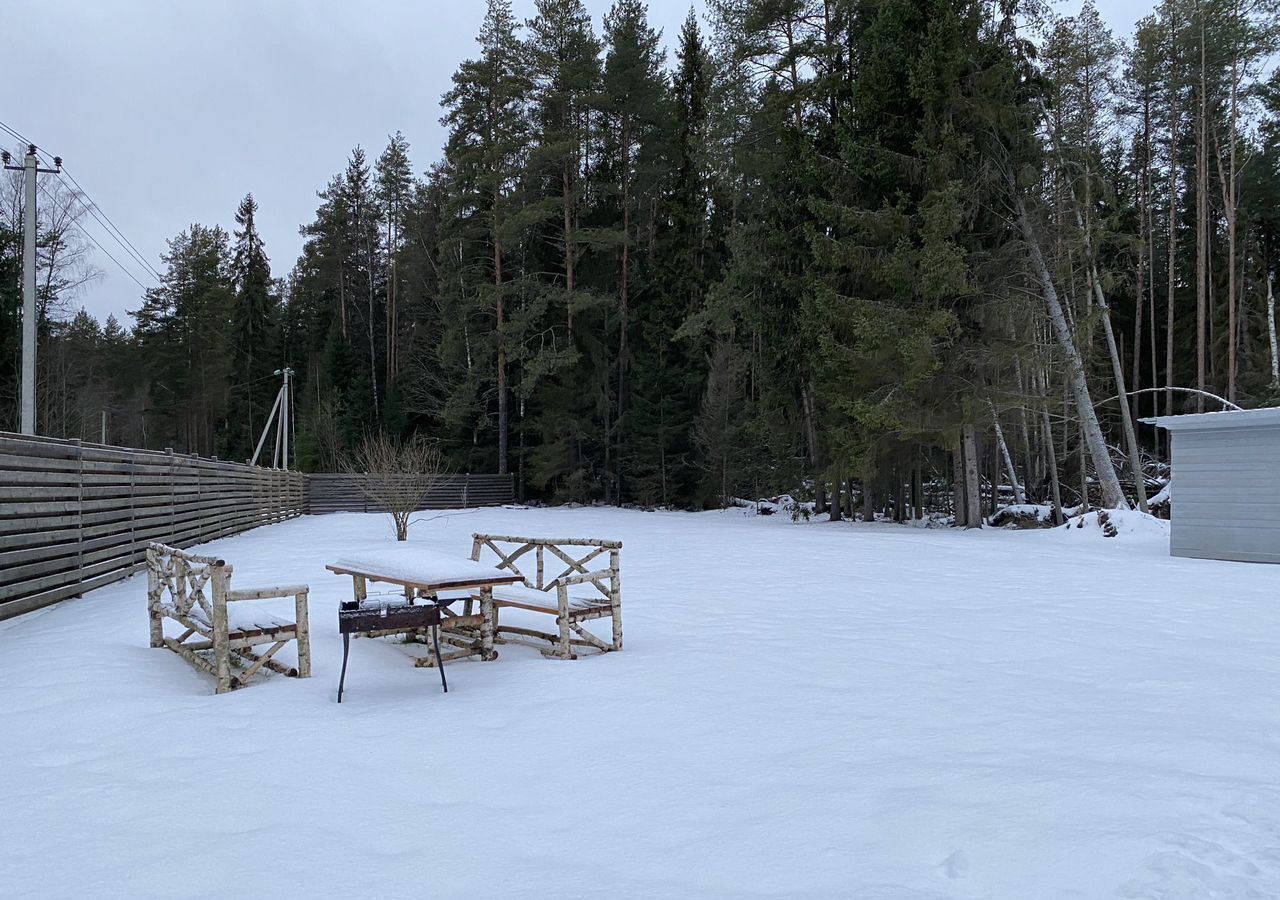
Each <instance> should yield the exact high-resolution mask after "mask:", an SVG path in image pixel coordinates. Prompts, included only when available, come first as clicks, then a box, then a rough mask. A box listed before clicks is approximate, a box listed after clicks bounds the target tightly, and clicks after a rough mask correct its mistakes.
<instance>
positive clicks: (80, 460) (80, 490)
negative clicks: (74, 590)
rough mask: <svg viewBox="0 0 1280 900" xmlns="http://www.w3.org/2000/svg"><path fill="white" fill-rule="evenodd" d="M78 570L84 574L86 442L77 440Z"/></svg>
mask: <svg viewBox="0 0 1280 900" xmlns="http://www.w3.org/2000/svg"><path fill="white" fill-rule="evenodd" d="M76 568H77V569H79V570H80V571H81V572H82V573H83V572H84V442H83V441H81V440H80V439H79V438H77V439H76Z"/></svg>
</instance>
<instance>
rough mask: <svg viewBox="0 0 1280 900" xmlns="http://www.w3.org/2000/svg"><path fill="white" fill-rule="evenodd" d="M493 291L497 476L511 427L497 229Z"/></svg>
mask: <svg viewBox="0 0 1280 900" xmlns="http://www.w3.org/2000/svg"><path fill="white" fill-rule="evenodd" d="M493 291H494V303H493V308H494V318H495V322H496V328H497V333H498V474H499V475H506V474H507V469H508V465H509V461H508V459H507V457H508V455H509V449H508V448H509V440H510V438H509V432H510V425H511V409H510V403H511V400H510V397H509V396H508V395H509V393H510V391H509V390H508V389H507V338H506V335H505V334H504V333H503V324H504V322H505V320H506V302H505V298H504V297H503V288H502V243H501V242H500V241H499V240H498V235H497V227H496V226H495V228H494V235H493Z"/></svg>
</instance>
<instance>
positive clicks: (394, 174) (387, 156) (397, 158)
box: [374, 131, 413, 393]
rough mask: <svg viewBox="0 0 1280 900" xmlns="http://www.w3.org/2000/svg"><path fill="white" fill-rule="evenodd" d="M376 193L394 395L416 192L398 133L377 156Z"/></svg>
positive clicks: (389, 375)
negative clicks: (401, 269)
mask: <svg viewBox="0 0 1280 900" xmlns="http://www.w3.org/2000/svg"><path fill="white" fill-rule="evenodd" d="M374 181H375V184H376V187H375V191H376V194H377V199H378V204H379V206H380V208H381V214H382V224H383V226H384V227H385V228H386V244H385V248H386V273H385V278H386V295H387V297H386V312H387V329H386V335H385V337H384V341H385V345H386V348H387V349H386V356H387V362H386V368H387V371H386V382H387V391H388V393H390V392H391V390H392V387H393V385H394V384H395V381H396V376H397V375H398V374H399V372H400V362H399V356H400V354H399V349H400V310H399V306H398V302H397V301H398V297H399V290H400V285H399V278H398V277H397V274H396V263H397V261H398V260H399V258H400V254H401V252H402V249H403V245H404V225H405V218H406V216H407V215H408V205H409V202H410V198H411V195H412V191H413V172H412V170H411V168H410V166H409V142H408V141H407V140H405V138H404V135H403V134H401V133H400V132H398V131H397V132H396V133H395V135H393V136H392V137H391V139H390V140H389V142H388V143H387V148H386V149H385V150H383V151H382V154H381V155H380V156H379V157H378V162H377V164H376V166H375V169H374Z"/></svg>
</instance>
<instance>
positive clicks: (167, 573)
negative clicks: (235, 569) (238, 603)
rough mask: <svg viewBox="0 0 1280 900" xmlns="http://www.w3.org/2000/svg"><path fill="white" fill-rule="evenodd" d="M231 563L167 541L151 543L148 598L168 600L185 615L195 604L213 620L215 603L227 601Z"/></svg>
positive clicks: (164, 601) (148, 567) (169, 604)
mask: <svg viewBox="0 0 1280 900" xmlns="http://www.w3.org/2000/svg"><path fill="white" fill-rule="evenodd" d="M230 582H231V566H229V565H227V564H226V563H225V562H224V561H223V560H221V559H217V558H215V557H212V556H196V555H195V554H194V553H187V552H185V551H183V550H179V549H178V548H177V547H170V546H168V545H167V544H158V543H154V542H153V543H150V544H148V545H147V602H148V603H149V604H151V605H157V604H161V603H164V604H165V605H167V606H171V607H173V608H174V609H175V610H176V611H178V612H179V613H181V614H182V615H184V616H185V615H189V614H190V613H191V608H192V607H193V606H198V607H199V608H200V609H201V610H203V611H204V614H205V616H206V617H207V619H208V620H209V621H212V620H213V607H214V606H215V605H217V604H219V603H221V604H225V602H226V599H225V598H226V595H227V590H228V586H229V584H230Z"/></svg>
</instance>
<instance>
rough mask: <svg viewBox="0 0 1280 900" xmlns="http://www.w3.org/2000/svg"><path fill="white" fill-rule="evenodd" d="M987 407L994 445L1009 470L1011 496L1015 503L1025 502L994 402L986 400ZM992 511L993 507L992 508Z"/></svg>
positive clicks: (993, 491) (993, 504) (993, 486)
mask: <svg viewBox="0 0 1280 900" xmlns="http://www.w3.org/2000/svg"><path fill="white" fill-rule="evenodd" d="M987 409H989V410H991V424H992V425H994V426H995V431H996V446H997V447H998V448H999V450H1000V458H1001V459H1003V460H1004V465H1005V468H1006V469H1007V470H1008V472H1009V486H1010V487H1012V488H1013V498H1014V500H1015V501H1016V502H1017V503H1026V502H1027V496H1026V494H1024V493H1023V492H1022V485H1021V484H1019V483H1018V472H1017V470H1016V469H1015V468H1014V467H1013V457H1012V456H1010V455H1009V445H1008V444H1006V443H1005V441H1004V429H1003V428H1001V427H1000V417H999V416H997V415H996V407H995V404H994V403H992V402H991V401H990V400H988V401H987ZM991 490H992V497H993V499H992V504H991V505H992V507H994V506H995V500H994V495H995V485H992V488H991ZM993 512H994V509H993Z"/></svg>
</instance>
